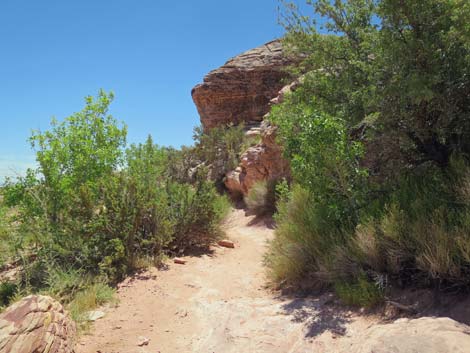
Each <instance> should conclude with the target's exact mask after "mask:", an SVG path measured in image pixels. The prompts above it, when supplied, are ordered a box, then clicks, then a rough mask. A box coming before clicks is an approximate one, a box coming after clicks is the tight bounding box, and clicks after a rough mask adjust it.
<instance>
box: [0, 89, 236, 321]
mask: <svg viewBox="0 0 470 353" xmlns="http://www.w3.org/2000/svg"><path fill="white" fill-rule="evenodd" d="M112 98H113V96H112V94H106V93H104V92H102V91H101V92H100V93H99V95H98V97H97V98H92V97H87V98H86V106H85V108H84V109H83V110H82V111H80V112H78V113H75V114H74V115H72V116H71V117H69V118H66V119H65V120H64V121H63V122H60V123H59V122H57V121H53V123H52V128H51V130H49V131H45V132H34V133H33V136H32V138H31V143H32V145H33V147H34V148H35V149H36V150H37V159H38V162H39V168H38V170H29V171H28V172H27V174H26V176H25V177H23V178H19V179H18V180H17V181H15V182H13V181H11V180H9V181H7V183H6V184H5V186H4V188H3V190H2V193H3V197H4V202H5V204H6V206H8V207H10V211H8V212H10V213H12V217H11V220H10V219H9V218H8V219H7V218H6V217H4V214H3V208H2V209H0V237H1V238H3V237H6V238H8V241H9V243H11V246H9V248H11V249H12V253H11V254H12V255H13V256H14V257H15V260H18V264H19V268H20V269H21V274H20V278H19V291H20V292H21V293H24V294H26V293H31V292H40V293H47V294H50V295H53V296H54V297H56V298H58V299H60V300H61V301H63V302H65V303H69V302H72V303H76V304H73V305H76V306H77V307H78V309H76V310H75V309H74V310H75V311H77V313H79V312H81V311H82V309H80V308H82V307H87V308H88V307H92V306H94V305H95V304H96V305H99V303H98V302H99V300H98V299H96V298H95V297H96V296H98V294H99V293H101V292H102V291H101V290H98V289H99V288H98V287H97V284H96V283H97V282H99V283H102V282H103V283H109V284H113V283H116V282H117V281H119V280H121V279H123V278H124V277H125V276H126V275H127V274H129V273H130V272H132V271H135V270H138V269H141V268H142V266H143V264H158V262H159V261H161V260H162V259H163V258H164V257H165V256H166V255H171V254H179V253H181V252H184V251H186V250H187V249H190V248H192V247H196V246H197V247H207V246H208V245H209V244H210V243H211V242H213V241H214V240H215V239H217V237H218V236H220V232H221V230H220V223H221V221H222V219H223V217H224V215H225V213H226V212H227V210H228V207H229V204H228V201H227V199H226V198H225V197H223V196H221V195H219V194H218V193H217V192H216V189H215V187H214V184H213V183H212V182H209V181H207V179H208V178H207V172H206V171H205V169H204V168H200V169H199V170H198V172H197V173H196V174H195V175H194V178H193V180H192V183H188V182H184V181H182V180H179V177H178V176H175V175H173V174H172V172H173V169H172V168H171V158H172V156H173V153H174V150H172V149H168V148H163V147H160V146H158V145H156V144H154V142H153V140H152V138H151V137H149V138H148V139H147V141H146V142H145V143H143V144H134V145H131V146H129V147H128V148H127V149H124V148H125V139H126V128H125V127H120V126H119V124H118V122H117V121H116V120H115V119H114V118H113V117H112V116H110V115H109V114H108V107H109V104H110V103H111V101H112ZM4 222H5V224H6V227H8V231H7V228H5V229H4V228H3V224H4ZM0 246H1V247H3V246H4V244H3V243H2V245H0ZM2 255H3V254H2ZM95 289H96V291H95ZM90 291H91V292H93V291H95V292H96V293H95V292H93V293H91V292H90ZM96 300H98V301H97V302H96V303H95V301H96ZM90 301H92V302H93V303H92V304H90V305H89V304H87V303H88V302H90ZM82 302H83V303H82ZM77 315H79V314H77Z"/></svg>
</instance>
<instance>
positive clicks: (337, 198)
mask: <svg viewBox="0 0 470 353" xmlns="http://www.w3.org/2000/svg"><path fill="white" fill-rule="evenodd" d="M271 119H272V121H273V122H274V123H275V124H276V125H277V126H279V135H280V142H281V143H282V144H283V146H284V152H285V155H286V156H287V157H288V158H289V159H290V161H291V168H292V172H293V175H294V179H295V181H296V182H297V183H299V184H301V185H302V186H304V187H305V188H306V189H308V190H310V191H311V192H312V196H313V198H314V199H315V202H316V203H318V204H321V205H323V206H324V207H325V208H326V209H327V210H328V212H327V216H328V217H329V218H331V219H332V220H333V221H338V222H342V223H343V224H346V223H347V222H354V221H356V220H357V215H356V213H357V209H358V207H360V206H361V204H362V203H363V202H364V201H363V193H364V191H365V190H364V189H365V183H364V181H365V177H366V176H367V172H366V171H365V170H364V169H362V168H361V167H360V165H359V158H360V157H361V155H362V146H361V144H360V143H358V142H352V141H350V140H349V138H348V135H347V129H346V126H345V122H344V121H343V120H342V119H338V118H333V117H331V116H329V115H327V114H326V113H321V112H319V111H316V110H315V109H313V108H311V107H310V106H308V105H299V104H297V103H296V102H293V101H288V102H287V103H286V104H284V105H283V106H281V107H279V108H277V109H275V110H274V111H273V112H272V113H271ZM350 218H351V219H350Z"/></svg>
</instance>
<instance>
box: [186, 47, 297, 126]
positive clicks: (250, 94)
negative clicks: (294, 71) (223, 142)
mask: <svg viewBox="0 0 470 353" xmlns="http://www.w3.org/2000/svg"><path fill="white" fill-rule="evenodd" d="M291 63H293V60H292V59H290V58H288V57H287V56H286V55H285V54H284V52H283V49H282V44H281V42H280V41H279V40H275V41H272V42H269V43H267V44H264V45H262V46H260V47H258V48H255V49H251V50H249V51H247V52H245V53H243V54H241V55H238V56H236V57H234V58H232V59H230V60H229V61H228V62H227V63H225V65H223V66H222V67H220V68H218V69H216V70H214V71H211V72H210V73H209V74H208V75H207V76H206V77H205V78H204V82H203V83H201V84H199V85H197V86H196V87H194V88H193V90H192V93H191V94H192V97H193V100H194V103H195V104H196V107H197V110H198V112H199V115H200V118H201V123H202V125H203V127H204V128H205V129H211V128H213V127H216V126H220V125H227V124H239V123H242V122H244V123H251V122H254V121H262V120H263V116H264V115H265V114H266V113H268V112H269V109H270V108H269V102H270V100H271V99H273V98H275V97H276V96H277V95H278V92H279V90H280V89H281V88H282V87H283V86H284V80H285V79H287V77H288V74H287V73H286V70H285V69H286V67H287V66H288V65H290V64H291Z"/></svg>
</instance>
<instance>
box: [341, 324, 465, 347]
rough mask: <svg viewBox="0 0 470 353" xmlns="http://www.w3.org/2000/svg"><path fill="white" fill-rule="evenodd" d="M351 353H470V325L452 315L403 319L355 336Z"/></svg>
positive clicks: (348, 345) (374, 327)
mask: <svg viewBox="0 0 470 353" xmlns="http://www.w3.org/2000/svg"><path fill="white" fill-rule="evenodd" d="M352 340H353V343H352V344H351V343H348V344H347V347H344V348H343V350H344V351H345V352H350V353H390V352H393V353H421V352H426V353H444V352H452V353H468V352H470V327H468V326H467V325H464V324H460V323H458V322H457V321H454V320H452V319H449V318H432V317H423V318H420V319H399V320H397V321H395V322H394V323H392V324H383V325H375V326H373V327H371V328H370V329H368V330H366V331H365V332H363V333H359V334H358V335H357V336H355V337H353V338H352Z"/></svg>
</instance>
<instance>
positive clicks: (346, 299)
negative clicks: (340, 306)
mask: <svg viewBox="0 0 470 353" xmlns="http://www.w3.org/2000/svg"><path fill="white" fill-rule="evenodd" d="M335 291H336V293H337V294H338V297H339V298H340V299H341V300H342V301H343V303H345V304H347V305H352V306H361V307H372V306H375V305H377V304H380V303H381V302H383V300H384V294H383V291H382V290H381V289H380V287H378V286H377V285H376V284H375V283H372V282H370V281H369V280H368V279H367V278H366V277H365V276H364V275H361V276H359V277H358V278H357V279H356V281H355V282H353V283H348V282H337V283H336V284H335Z"/></svg>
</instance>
